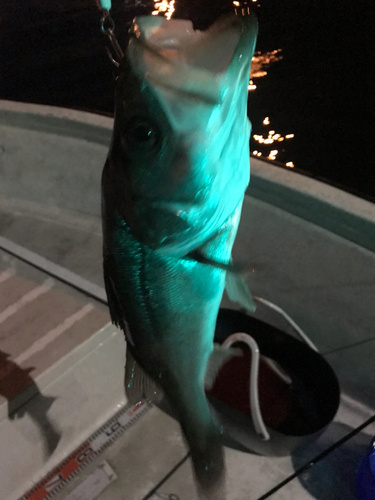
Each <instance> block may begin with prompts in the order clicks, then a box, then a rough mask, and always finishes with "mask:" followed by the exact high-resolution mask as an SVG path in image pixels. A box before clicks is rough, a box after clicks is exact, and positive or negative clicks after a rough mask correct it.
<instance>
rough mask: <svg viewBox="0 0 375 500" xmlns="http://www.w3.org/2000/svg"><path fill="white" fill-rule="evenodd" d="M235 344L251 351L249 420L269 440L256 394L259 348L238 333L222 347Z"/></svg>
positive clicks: (252, 340)
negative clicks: (239, 343) (241, 344)
mask: <svg viewBox="0 0 375 500" xmlns="http://www.w3.org/2000/svg"><path fill="white" fill-rule="evenodd" d="M235 342H243V343H245V344H247V345H248V346H249V347H250V349H251V354H252V357H251V369H250V390H249V393H250V394H249V396H250V408H251V418H252V420H253V424H254V428H255V431H256V432H257V434H259V435H260V436H261V437H262V438H263V439H264V440H265V441H268V440H269V439H270V435H269V433H268V431H267V429H266V426H265V424H264V422H263V417H262V413H261V411H260V406H259V393H258V374H259V347H258V344H257V343H256V342H255V340H254V339H253V338H252V337H251V336H250V335H249V334H247V333H243V332H238V333H233V335H230V336H229V337H227V338H226V339H225V341H224V342H223V344H222V345H223V346H224V347H230V346H231V345H232V344H234V343H235Z"/></svg>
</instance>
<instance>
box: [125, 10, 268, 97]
mask: <svg viewBox="0 0 375 500" xmlns="http://www.w3.org/2000/svg"><path fill="white" fill-rule="evenodd" d="M257 31H258V29H257V21H256V18H255V16H253V15H250V16H247V18H239V17H237V16H235V15H234V14H231V15H228V16H225V17H223V18H221V19H219V20H218V21H216V22H215V23H214V24H213V25H212V26H211V27H210V28H209V29H208V30H206V31H199V30H194V28H193V24H192V22H191V21H188V20H180V19H171V20H166V19H164V18H161V17H156V16H142V17H139V18H136V19H135V21H134V23H133V26H132V29H131V33H130V34H131V40H130V43H129V46H128V56H129V59H130V61H131V64H132V66H133V68H134V69H135V71H136V72H137V73H138V75H139V76H140V77H141V78H146V79H147V80H148V81H149V82H150V83H151V84H153V85H156V86H160V87H161V88H168V89H171V90H175V91H178V92H181V91H182V92H186V93H187V94H190V95H191V96H193V97H194V98H199V97H200V98H201V99H203V100H205V101H209V102H212V103H213V102H216V103H220V102H222V100H223V99H224V97H225V89H224V88H222V87H223V86H224V87H225V86H226V85H225V82H224V80H226V79H227V77H228V76H231V78H232V77H233V78H237V77H238V71H239V69H240V68H241V67H243V66H247V65H248V64H250V61H251V58H252V54H253V52H254V48H255V40H256V36H257ZM221 80H223V81H221Z"/></svg>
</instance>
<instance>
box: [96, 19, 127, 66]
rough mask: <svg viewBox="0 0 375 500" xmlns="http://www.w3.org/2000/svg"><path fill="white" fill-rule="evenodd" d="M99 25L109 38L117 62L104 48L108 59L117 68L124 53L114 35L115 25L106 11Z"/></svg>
mask: <svg viewBox="0 0 375 500" xmlns="http://www.w3.org/2000/svg"><path fill="white" fill-rule="evenodd" d="M100 23H101V28H102V31H103V33H104V34H105V35H107V37H108V38H109V41H110V42H111V45H112V48H113V50H114V51H115V55H116V56H117V58H118V60H116V59H115V57H113V55H112V54H111V51H110V50H109V48H108V47H106V50H107V54H108V57H109V59H110V60H111V62H112V63H113V64H114V65H115V66H116V67H117V68H118V67H119V66H120V61H121V59H122V58H123V57H124V53H123V51H122V49H121V47H120V44H119V43H118V41H117V38H116V35H115V23H114V21H113V19H112V17H111V16H110V15H109V12H108V11H104V14H103V17H102V18H101V20H100Z"/></svg>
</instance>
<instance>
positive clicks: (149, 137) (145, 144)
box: [125, 118, 159, 151]
mask: <svg viewBox="0 0 375 500" xmlns="http://www.w3.org/2000/svg"><path fill="white" fill-rule="evenodd" d="M125 140H126V143H127V146H128V147H129V148H130V149H132V150H147V151H150V150H151V149H154V147H155V146H157V144H158V143H159V133H158V131H157V129H156V127H155V126H154V125H153V124H151V123H150V122H149V121H147V120H145V119H143V118H135V119H133V120H131V121H130V122H129V124H128V125H127V127H126V131H125Z"/></svg>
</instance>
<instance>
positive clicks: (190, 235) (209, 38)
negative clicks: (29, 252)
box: [102, 16, 257, 500]
mask: <svg viewBox="0 0 375 500" xmlns="http://www.w3.org/2000/svg"><path fill="white" fill-rule="evenodd" d="M256 34H257V24H256V21H255V19H254V18H253V17H250V18H249V19H247V20H241V19H239V18H236V17H235V16H230V17H228V18H226V19H224V20H221V21H218V22H217V23H216V24H215V25H214V26H213V27H212V28H211V29H210V30H209V31H208V32H204V33H200V32H198V33H197V32H194V30H193V28H192V26H191V23H189V22H188V21H177V20H172V21H166V20H164V19H162V18H156V17H153V16H150V17H143V18H138V19H136V20H135V21H134V23H133V26H132V28H131V38H130V42H129V45H128V48H127V52H126V54H125V57H124V59H123V60H122V61H121V65H120V74H119V77H118V80H117V83H116V106H115V124H114V131H113V137H112V143H111V147H110V151H109V154H108V158H107V162H106V165H105V167H104V170H103V177H102V218H103V258H104V279H105V286H106V291H107V295H108V302H109V307H110V313H111V317H112V320H113V321H114V322H115V323H116V324H117V325H119V326H120V327H121V328H122V329H123V330H124V332H125V335H126V340H127V366H126V389H127V393H128V397H129V399H130V400H132V401H133V402H135V401H136V400H137V398H142V397H144V396H145V395H146V396H148V397H150V398H151V399H152V395H153V393H154V392H155V387H160V388H162V390H163V392H164V394H165V396H166V397H167V399H168V401H169V403H170V405H171V407H172V408H173V410H174V412H175V414H176V416H177V418H178V420H179V422H180V424H181V428H182V431H183V434H184V436H185V438H186V440H187V443H188V445H189V448H190V451H191V454H192V461H193V466H194V471H195V475H196V478H197V482H198V486H199V490H200V494H201V497H202V498H207V499H208V498H210V499H213V498H215V500H218V499H220V498H223V497H222V496H220V495H222V490H223V482H224V459H223V452H222V447H221V443H220V437H221V434H222V429H221V427H220V425H219V424H218V423H217V421H216V419H215V417H214V416H213V414H212V412H211V410H210V407H209V404H208V402H207V399H206V396H205V390H204V384H205V377H207V370H208V367H209V366H215V364H218V363H219V361H218V360H219V358H220V359H223V358H224V357H225V355H224V353H223V352H221V351H220V349H215V348H214V344H213V338H214V330H215V324H216V318H217V314H218V310H219V306H220V302H221V299H222V294H223V291H224V287H225V281H226V272H225V265H229V263H230V259H231V250H232V246H233V242H234V239H235V236H236V232H237V228H238V223H239V219H240V213H241V206H242V201H243V196H244V192H245V189H246V187H247V184H248V182H249V134H250V125H249V122H248V119H247V113H246V111H247V85H248V78H249V72H250V63H251V58H252V54H253V51H254V46H255V40H256ZM194 254H196V255H198V254H199V255H200V256H201V258H199V259H197V258H194ZM215 262H217V263H222V264H223V266H224V270H223V266H219V265H217V266H216V265H215ZM210 263H212V265H211V264H210ZM215 359H216V361H212V360H215ZM140 379H142V380H140ZM151 381H152V382H151ZM153 384H155V385H153ZM147 388H148V389H147Z"/></svg>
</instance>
